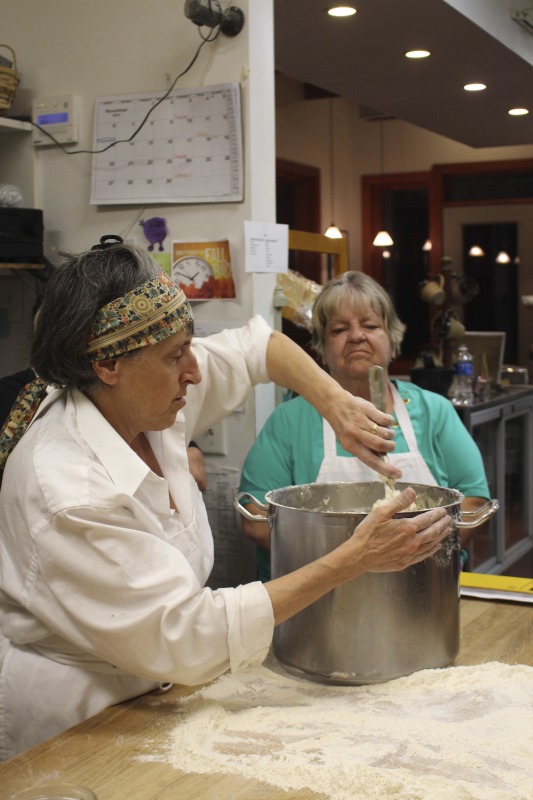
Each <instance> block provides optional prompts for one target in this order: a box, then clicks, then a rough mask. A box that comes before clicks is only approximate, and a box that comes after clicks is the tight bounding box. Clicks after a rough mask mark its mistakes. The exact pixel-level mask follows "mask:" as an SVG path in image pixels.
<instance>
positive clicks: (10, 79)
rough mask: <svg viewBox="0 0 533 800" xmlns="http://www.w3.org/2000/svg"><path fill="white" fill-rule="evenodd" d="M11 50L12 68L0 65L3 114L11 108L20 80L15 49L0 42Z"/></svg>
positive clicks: (0, 105) (0, 99)
mask: <svg viewBox="0 0 533 800" xmlns="http://www.w3.org/2000/svg"><path fill="white" fill-rule="evenodd" d="M2 47H6V48H7V49H8V50H9V51H10V52H11V58H12V62H13V68H12V69H11V68H10V67H2V66H0V115H1V116H5V115H6V114H7V113H8V112H9V109H10V108H11V103H12V102H13V98H14V97H15V92H16V90H17V86H18V83H19V80H20V76H19V74H18V72H17V59H16V56H15V51H14V50H13V49H12V48H11V47H10V46H9V45H8V44H0V48H2Z"/></svg>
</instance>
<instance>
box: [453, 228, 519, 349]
mask: <svg viewBox="0 0 533 800" xmlns="http://www.w3.org/2000/svg"><path fill="white" fill-rule="evenodd" d="M473 247H477V248H479V252H480V255H475V254H474V255H473V254H472V248H473ZM518 252H519V246H518V225H517V224H516V222H504V223H491V224H488V223H485V224H473V225H463V258H462V263H463V264H464V272H465V275H467V276H468V277H470V278H473V279H474V280H475V281H476V283H477V284H478V286H479V287H480V291H479V294H478V295H477V296H476V297H474V298H473V299H472V300H471V301H470V302H469V303H468V304H467V305H466V306H465V309H464V323H465V326H466V329H467V330H468V331H505V333H506V337H505V354H504V362H505V363H506V364H517V363H518V315H517V309H518V302H519V297H518ZM507 259H508V260H507Z"/></svg>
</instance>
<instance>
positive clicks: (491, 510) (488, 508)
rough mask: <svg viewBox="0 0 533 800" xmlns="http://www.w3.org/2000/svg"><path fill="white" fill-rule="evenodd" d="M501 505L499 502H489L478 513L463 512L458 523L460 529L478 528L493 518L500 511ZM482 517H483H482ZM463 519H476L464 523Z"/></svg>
mask: <svg viewBox="0 0 533 800" xmlns="http://www.w3.org/2000/svg"><path fill="white" fill-rule="evenodd" d="M499 507H500V504H499V503H498V501H497V500H487V502H486V503H485V504H484V505H482V506H481V507H480V508H478V509H477V510H476V511H461V519H460V520H459V521H458V522H457V523H456V524H457V527H458V528H477V526H478V525H481V523H482V522H485V520H487V519H489V518H490V517H492V516H493V515H494V514H495V513H496V512H497V510H498V509H499ZM480 515H481V516H480ZM463 517H475V519H473V520H470V521H467V522H463V519H462V518H463Z"/></svg>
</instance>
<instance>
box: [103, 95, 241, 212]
mask: <svg viewBox="0 0 533 800" xmlns="http://www.w3.org/2000/svg"><path fill="white" fill-rule="evenodd" d="M162 96H163V95H162V94H161V93H158V92H149V93H147V94H127V95H122V96H113V97H100V98H97V100H96V108H95V115H94V146H93V150H95V151H103V152H97V153H95V154H94V155H93V168H92V182H91V203H92V204H94V205H109V204H121V205H122V204H127V203H135V204H137V205H145V204H148V203H231V202H239V201H241V200H242V199H243V166H242V129H241V114H240V91H239V85H238V84H236V83H226V84H219V85H216V86H209V87H204V88H202V89H182V90H174V91H172V92H171V93H170V94H169V95H168V97H167V98H165V99H164V100H162V102H158V101H161V98H162ZM151 108H153V111H152V112H151V113H150V115H149V116H148V118H147V120H146V122H145V124H144V125H142V127H141V129H140V130H139V131H138V132H137V133H136V134H135V136H133V138H132V139H131V141H128V139H129V138H130V137H131V136H132V134H134V133H135V131H136V130H137V129H138V128H139V126H140V125H141V123H142V121H143V119H144V118H145V116H146V114H147V113H148V112H149V111H150V109H151ZM113 142H117V144H115V145H114V146H112V147H109V149H105V148H106V147H107V146H108V145H110V144H113Z"/></svg>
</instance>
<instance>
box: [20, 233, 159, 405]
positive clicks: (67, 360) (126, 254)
mask: <svg viewBox="0 0 533 800" xmlns="http://www.w3.org/2000/svg"><path fill="white" fill-rule="evenodd" d="M61 255H62V256H63V258H64V261H63V263H62V264H61V266H60V267H58V268H57V269H56V271H55V272H54V273H53V274H52V275H51V277H50V279H49V281H48V283H47V285H46V288H45V290H44V293H43V297H42V301H41V305H40V308H39V311H38V313H37V315H36V318H35V322H34V330H33V342H32V348H31V365H32V367H33V369H34V370H35V372H36V373H37V375H38V376H39V377H40V378H42V379H43V380H45V381H46V382H47V383H49V384H52V385H55V386H67V387H69V388H76V389H81V390H85V389H91V388H95V387H98V386H99V384H100V382H99V379H98V378H97V377H96V375H95V372H94V370H93V368H92V366H91V363H90V361H89V357H88V355H87V342H88V339H89V337H90V334H91V329H92V323H93V320H94V317H95V315H96V314H97V312H98V311H99V310H100V309H101V308H102V307H103V306H105V305H107V303H110V302H111V301H112V300H116V299H117V298H118V297H122V295H124V294H127V293H128V292H130V291H132V289H135V288H136V287H137V286H141V285H142V284H143V283H146V281H149V280H151V278H154V277H155V276H156V275H159V273H160V272H161V268H160V266H159V265H158V264H157V262H156V261H155V260H154V259H153V258H152V256H150V254H149V253H148V252H147V251H146V250H143V249H141V248H140V247H136V246H135V245H130V244H123V243H119V244H113V245H109V246H106V247H105V248H104V249H94V250H88V251H86V252H83V253H78V254H77V255H74V254H67V253H61Z"/></svg>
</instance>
